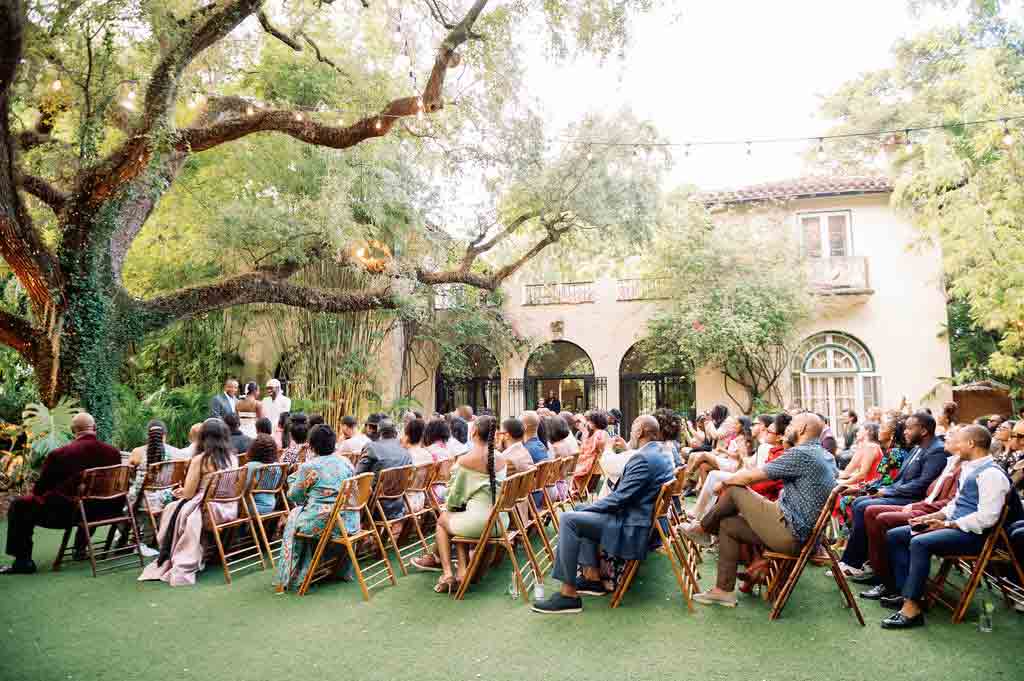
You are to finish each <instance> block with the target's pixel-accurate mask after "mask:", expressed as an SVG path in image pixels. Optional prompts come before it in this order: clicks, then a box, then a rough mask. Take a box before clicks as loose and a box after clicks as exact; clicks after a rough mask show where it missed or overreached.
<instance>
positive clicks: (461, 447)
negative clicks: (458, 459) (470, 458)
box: [448, 437, 469, 456]
mask: <svg viewBox="0 0 1024 681" xmlns="http://www.w3.org/2000/svg"><path fill="white" fill-rule="evenodd" d="M468 451H469V443H468V442H467V443H465V444H463V443H461V442H459V441H458V439H456V438H455V437H450V438H448V453H449V454H450V455H451V456H458V455H460V454H465V453H466V452H468Z"/></svg>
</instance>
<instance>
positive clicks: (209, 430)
mask: <svg viewBox="0 0 1024 681" xmlns="http://www.w3.org/2000/svg"><path fill="white" fill-rule="evenodd" d="M237 466H238V457H237V456H235V453H234V449H232V447H231V439H230V437H229V433H228V427H227V426H226V425H224V422H223V421H222V420H221V419H218V418H210V419H207V420H206V421H205V422H204V423H203V427H202V430H201V431H200V433H199V452H198V453H197V454H196V455H195V456H194V457H192V460H191V461H189V464H188V472H187V473H186V474H185V484H184V485H183V486H182V487H178V488H177V489H175V490H174V492H173V494H174V497H175V498H176V499H177V500H176V501H172V502H171V503H169V504H167V506H165V507H164V510H163V512H162V513H161V514H160V531H159V532H158V533H157V541H158V542H159V545H160V555H159V556H158V557H157V558H156V560H154V561H153V562H152V563H150V564H149V565H147V566H146V567H145V569H144V570H143V571H142V574H141V575H140V576H139V581H140V582H141V581H146V580H162V581H164V582H167V583H168V584H170V585H171V586H182V585H192V584H195V582H196V573H198V572H199V570H201V569H202V567H203V549H204V547H203V538H204V533H203V526H204V521H203V510H202V501H203V497H204V496H205V495H206V486H207V484H209V481H210V476H211V474H213V473H215V472H216V471H220V470H225V469H228V468H235V467H237ZM214 512H215V513H218V514H219V518H218V519H219V520H221V521H228V520H231V519H233V518H234V517H235V516H236V514H237V505H236V504H228V505H227V507H226V508H223V509H214Z"/></svg>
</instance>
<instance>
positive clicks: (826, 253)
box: [795, 210, 854, 260]
mask: <svg viewBox="0 0 1024 681" xmlns="http://www.w3.org/2000/svg"><path fill="white" fill-rule="evenodd" d="M833 215H842V216H843V217H844V218H846V255H842V256H839V255H837V256H833V255H832V249H831V248H830V247H829V244H830V242H829V238H828V219H829V217H831V216H833ZM809 217H815V218H820V219H819V224H818V237H819V238H820V239H821V255H820V256H818V259H821V260H828V259H830V258H833V257H836V258H848V257H850V256H852V255H853V254H854V250H853V211H851V210H807V211H801V212H799V213H797V214H796V217H795V221H796V229H797V233H798V234H799V235H800V252H801V253H803V254H804V255H807V244H806V243H804V222H803V219H804V218H809ZM808 257H809V256H808Z"/></svg>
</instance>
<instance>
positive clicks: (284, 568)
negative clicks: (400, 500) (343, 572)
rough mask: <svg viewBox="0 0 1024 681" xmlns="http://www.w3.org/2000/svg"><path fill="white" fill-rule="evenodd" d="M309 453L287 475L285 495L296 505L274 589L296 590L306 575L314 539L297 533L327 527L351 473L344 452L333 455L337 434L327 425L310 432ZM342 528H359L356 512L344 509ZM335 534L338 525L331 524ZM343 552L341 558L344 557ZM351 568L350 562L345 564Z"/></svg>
mask: <svg viewBox="0 0 1024 681" xmlns="http://www.w3.org/2000/svg"><path fill="white" fill-rule="evenodd" d="M309 444H310V451H311V453H312V456H311V457H310V459H309V460H308V461H306V462H305V463H303V464H301V465H300V466H299V469H298V470H297V471H295V472H294V473H292V474H291V475H289V476H288V499H290V500H291V501H293V502H295V504H296V506H295V507H294V508H293V509H292V510H291V512H290V513H289V514H288V520H287V521H286V522H285V525H284V533H283V534H282V537H281V558H280V560H278V561H277V574H276V576H275V577H274V588H275V590H276V591H277V593H284V592H285V591H287V590H289V589H291V590H297V589H298V588H299V587H300V586H301V585H302V582H303V581H304V580H305V579H306V573H307V572H309V568H310V565H311V563H312V561H313V551H314V550H315V549H316V542H315V541H306V540H301V539H299V540H297V539H296V538H295V535H296V533H298V532H301V533H302V534H312V535H320V534H321V533H322V532H323V531H324V529H325V528H326V527H327V521H328V520H329V519H330V516H331V511H332V510H333V509H334V504H335V502H336V501H337V500H338V493H339V492H340V491H341V487H342V485H343V484H344V482H345V480H347V479H348V478H351V477H352V475H353V471H352V464H350V463H349V462H348V459H346V458H345V457H343V456H332V455H333V454H334V448H335V445H336V444H337V436H336V435H335V434H334V431H333V430H331V427H330V426H328V425H319V426H317V427H316V428H315V429H314V430H313V431H312V432H311V433H310V434H309ZM343 516H344V522H345V530H346V531H347V532H349V533H355V532H358V531H359V514H358V513H357V512H355V511H345V512H344V513H343ZM334 536H336V537H337V536H341V529H340V528H338V527H335V528H334ZM345 555H346V554H344V553H342V556H343V557H342V560H343V561H345V560H347V559H346V558H345V557H344V556H345ZM348 569H349V570H350V569H351V565H349V566H348Z"/></svg>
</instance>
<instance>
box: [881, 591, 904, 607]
mask: <svg viewBox="0 0 1024 681" xmlns="http://www.w3.org/2000/svg"><path fill="white" fill-rule="evenodd" d="M878 603H879V604H880V605H881V606H882V607H883V608H889V609H890V610H899V609H900V608H902V607H903V596H900V595H899V594H896V595H894V596H882V597H881V598H879V599H878Z"/></svg>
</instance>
